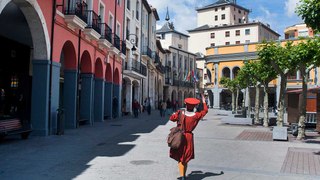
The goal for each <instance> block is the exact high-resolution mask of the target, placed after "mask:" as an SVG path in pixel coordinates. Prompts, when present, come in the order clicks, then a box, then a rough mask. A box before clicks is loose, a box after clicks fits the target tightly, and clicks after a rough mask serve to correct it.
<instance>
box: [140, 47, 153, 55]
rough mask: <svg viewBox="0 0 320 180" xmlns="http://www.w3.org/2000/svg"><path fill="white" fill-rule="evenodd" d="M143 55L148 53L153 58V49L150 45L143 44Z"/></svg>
mask: <svg viewBox="0 0 320 180" xmlns="http://www.w3.org/2000/svg"><path fill="white" fill-rule="evenodd" d="M142 55H147V56H149V57H150V58H152V51H151V49H150V48H149V46H143V48H142Z"/></svg>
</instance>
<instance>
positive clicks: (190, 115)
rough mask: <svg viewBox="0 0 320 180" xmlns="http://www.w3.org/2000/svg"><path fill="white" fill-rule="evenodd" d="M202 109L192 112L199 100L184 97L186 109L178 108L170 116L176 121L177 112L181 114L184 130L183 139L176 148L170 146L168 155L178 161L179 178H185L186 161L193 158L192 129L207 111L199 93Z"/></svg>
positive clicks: (203, 99)
mask: <svg viewBox="0 0 320 180" xmlns="http://www.w3.org/2000/svg"><path fill="white" fill-rule="evenodd" d="M201 97H202V99H201V100H202V103H203V110H202V111H200V112H194V108H195V106H197V105H198V104H199V103H200V101H199V100H198V99H196V98H186V99H185V100H184V103H185V104H186V111H181V110H178V111H177V112H176V113H174V114H172V115H171V116H170V120H171V121H174V122H177V121H178V118H179V113H182V114H181V119H183V120H182V122H181V124H182V126H183V130H184V137H185V138H184V141H183V142H182V145H180V147H179V148H178V149H172V148H170V157H171V158H172V159H174V160H176V161H178V168H179V172H180V177H179V179H183V180H184V179H185V178H186V171H187V167H188V162H189V161H190V160H191V159H194V142H193V133H192V131H193V130H194V129H195V128H196V126H197V125H198V122H199V121H200V119H202V118H203V117H204V116H205V115H206V114H207V113H208V107H207V104H206V102H205V98H204V96H203V94H201Z"/></svg>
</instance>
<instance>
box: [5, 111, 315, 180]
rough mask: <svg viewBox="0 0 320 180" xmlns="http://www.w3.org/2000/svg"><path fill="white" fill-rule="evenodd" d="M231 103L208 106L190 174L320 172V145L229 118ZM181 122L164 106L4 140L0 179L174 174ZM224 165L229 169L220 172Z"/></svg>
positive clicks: (196, 177)
mask: <svg viewBox="0 0 320 180" xmlns="http://www.w3.org/2000/svg"><path fill="white" fill-rule="evenodd" d="M225 114H228V113H227V112H226V111H220V110H219V111H218V110H212V109H210V110H209V113H208V114H207V116H206V117H205V118H204V119H203V120H202V121H201V122H200V123H199V125H198V127H197V128H196V130H195V131H194V134H195V136H194V139H195V159H194V160H191V161H190V163H189V165H188V171H187V174H188V179H191V180H200V179H244V180H247V179H254V180H256V179H259V180H261V179H268V180H270V179H288V180H294V179H320V163H319V162H320V157H319V155H320V153H319V152H320V146H319V143H318V141H316V137H315V138H314V139H313V141H306V142H312V143H306V142H299V141H296V140H292V139H291V140H290V141H272V133H271V130H270V128H263V127H261V126H247V125H246V126H244V125H228V124H222V123H221V118H223V116H224V115H225ZM172 126H174V123H172V122H168V116H167V117H166V118H161V117H160V115H159V111H153V112H152V114H151V115H150V116H148V115H147V114H146V113H145V114H140V116H139V118H133V117H124V118H122V119H118V120H107V121H105V122H100V123H95V124H94V126H88V125H87V126H86V125H85V126H81V127H80V128H78V129H73V130H66V131H65V134H64V135H62V136H55V135H52V136H48V137H35V136H31V137H30V138H29V139H28V140H20V138H19V137H15V136H11V137H6V138H5V140H4V141H2V142H1V143H0V157H1V161H0V179H1V180H6V179H8V180H9V179H10V180H12V179H17V180H18V179H19V180H20V179H27V180H29V179H30V180H38V179H39V180H43V179H59V180H60V179H81V180H82V179H83V180H87V179H90V180H91V179H107V180H123V179H130V180H174V179H177V177H178V175H179V173H178V168H177V163H176V162H175V161H174V160H172V159H170V158H169V157H168V151H169V148H168V147H167V144H166V136H167V134H168V132H169V129H170V128H171V127H172ZM221 172H223V173H221Z"/></svg>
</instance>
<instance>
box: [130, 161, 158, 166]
mask: <svg viewBox="0 0 320 180" xmlns="http://www.w3.org/2000/svg"><path fill="white" fill-rule="evenodd" d="M130 163H131V164H133V165H137V166H139V165H150V164H153V163H154V161H151V160H136V161H130Z"/></svg>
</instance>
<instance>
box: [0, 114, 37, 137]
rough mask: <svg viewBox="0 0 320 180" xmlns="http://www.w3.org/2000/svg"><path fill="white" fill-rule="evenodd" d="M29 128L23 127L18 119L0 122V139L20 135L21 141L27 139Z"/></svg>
mask: <svg viewBox="0 0 320 180" xmlns="http://www.w3.org/2000/svg"><path fill="white" fill-rule="evenodd" d="M30 132H31V127H26V126H24V125H23V124H22V123H21V121H20V119H15V118H14V119H5V120H0V138H3V137H4V136H8V135H14V134H20V135H21V138H22V139H28V136H29V134H30Z"/></svg>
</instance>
